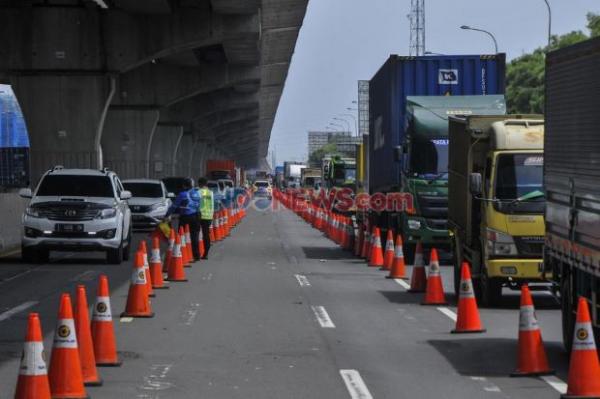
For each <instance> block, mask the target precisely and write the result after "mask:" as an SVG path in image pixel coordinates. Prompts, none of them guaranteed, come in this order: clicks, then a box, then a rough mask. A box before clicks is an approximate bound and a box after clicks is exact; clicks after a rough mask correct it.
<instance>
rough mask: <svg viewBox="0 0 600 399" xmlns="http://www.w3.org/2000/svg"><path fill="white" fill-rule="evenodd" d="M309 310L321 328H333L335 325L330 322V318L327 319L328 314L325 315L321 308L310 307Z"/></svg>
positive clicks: (325, 312)
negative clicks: (310, 309)
mask: <svg viewBox="0 0 600 399" xmlns="http://www.w3.org/2000/svg"><path fill="white" fill-rule="evenodd" d="M311 308H312V311H313V312H314V314H315V317H316V318H317V321H318V322H319V324H320V325H321V327H323V328H335V324H333V321H331V318H330V317H329V313H327V311H326V310H325V308H324V307H323V306H311Z"/></svg>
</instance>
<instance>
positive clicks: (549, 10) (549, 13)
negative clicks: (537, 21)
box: [544, 0, 552, 50]
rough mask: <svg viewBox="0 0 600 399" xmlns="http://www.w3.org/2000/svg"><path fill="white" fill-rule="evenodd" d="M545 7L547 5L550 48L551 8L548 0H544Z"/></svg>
mask: <svg viewBox="0 0 600 399" xmlns="http://www.w3.org/2000/svg"><path fill="white" fill-rule="evenodd" d="M544 3H546V7H548V50H550V42H551V41H552V9H551V8H550V3H549V2H548V0H544Z"/></svg>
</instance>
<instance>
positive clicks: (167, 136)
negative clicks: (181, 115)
mask: <svg viewBox="0 0 600 399" xmlns="http://www.w3.org/2000/svg"><path fill="white" fill-rule="evenodd" d="M182 136H183V127H182V126H175V125H161V124H159V125H158V126H157V127H156V131H155V132H154V139H153V140H152V146H151V149H150V177H152V178H155V179H162V178H163V177H168V176H174V175H175V171H174V170H173V169H174V166H175V163H174V162H173V159H174V155H176V154H175V152H176V150H178V143H179V142H180V141H181V137H182Z"/></svg>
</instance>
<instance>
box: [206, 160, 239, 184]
mask: <svg viewBox="0 0 600 399" xmlns="http://www.w3.org/2000/svg"><path fill="white" fill-rule="evenodd" d="M235 175H236V173H235V161H234V160H231V159H209V160H207V161H206V176H207V177H208V178H209V179H210V180H232V181H234V182H235V180H236V179H235ZM236 183H237V182H236Z"/></svg>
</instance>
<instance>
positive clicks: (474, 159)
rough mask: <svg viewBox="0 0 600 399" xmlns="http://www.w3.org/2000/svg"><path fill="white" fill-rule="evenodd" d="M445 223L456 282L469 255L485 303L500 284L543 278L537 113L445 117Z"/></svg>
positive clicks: (496, 298)
mask: <svg viewBox="0 0 600 399" xmlns="http://www.w3.org/2000/svg"><path fill="white" fill-rule="evenodd" d="M449 124H450V143H449V146H450V149H449V161H448V163H449V177H448V180H449V181H448V183H449V184H448V185H449V189H448V196H449V201H448V213H449V217H448V224H449V227H450V234H451V237H452V250H453V253H454V269H455V270H454V276H455V277H454V280H455V281H454V285H455V290H456V291H457V294H458V286H459V276H460V275H459V270H460V265H461V263H462V262H463V261H467V262H469V264H470V265H471V270H472V272H473V281H474V283H475V289H476V292H477V294H478V295H479V297H480V300H481V302H482V304H483V305H485V306H494V305H497V304H498V303H499V302H500V301H501V298H502V287H503V286H507V287H510V288H513V289H517V288H519V286H520V284H521V283H523V282H546V281H547V276H546V275H545V272H544V267H543V260H542V259H543V254H542V253H543V246H544V207H545V196H544V189H543V167H544V149H543V143H544V121H543V117H542V116H541V115H503V116H478V115H471V116H464V117H451V118H450V122H449Z"/></svg>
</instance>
